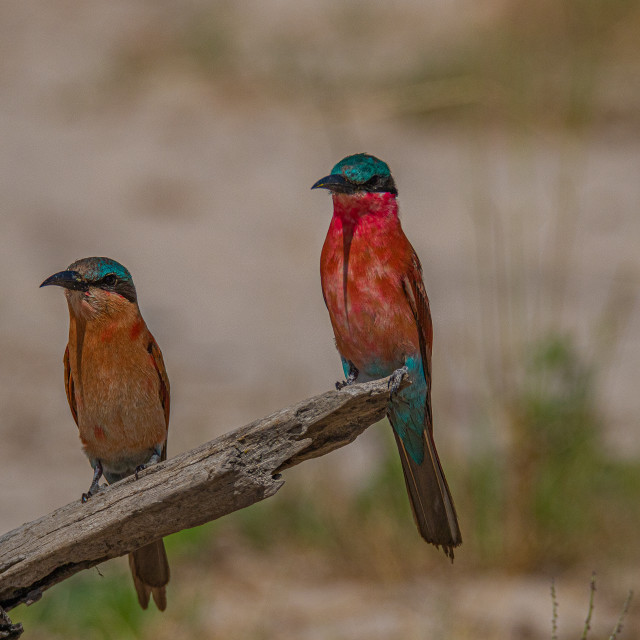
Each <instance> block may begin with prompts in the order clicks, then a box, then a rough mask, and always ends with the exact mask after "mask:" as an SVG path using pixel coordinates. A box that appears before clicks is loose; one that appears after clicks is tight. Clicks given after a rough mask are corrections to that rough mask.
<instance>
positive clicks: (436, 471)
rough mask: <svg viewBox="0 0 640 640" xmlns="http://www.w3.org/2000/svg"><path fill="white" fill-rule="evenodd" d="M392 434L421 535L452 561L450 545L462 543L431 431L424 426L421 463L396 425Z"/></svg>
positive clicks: (452, 546) (451, 546) (454, 510)
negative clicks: (412, 455)
mask: <svg viewBox="0 0 640 640" xmlns="http://www.w3.org/2000/svg"><path fill="white" fill-rule="evenodd" d="M393 435H394V436H395V438H396V444H397V445H398V451H399V452H400V460H401V461H402V470H403V472H404V480H405V483H406V485H407V493H408V494H409V499H410V502H411V509H412V511H413V517H414V519H415V521H416V525H417V527H418V530H419V531H420V535H421V536H422V537H423V538H424V539H425V540H426V541H427V542H430V543H431V544H434V545H436V546H438V547H442V549H443V551H444V552H445V553H446V554H447V556H448V557H449V558H451V561H452V562H453V549H454V547H457V546H458V545H460V544H462V536H461V535H460V528H459V526H458V517H457V515H456V509H455V507H454V506H453V499H452V498H451V492H450V491H449V485H448V484H447V479H446V478H445V476H444V472H443V471H442V465H441V464H440V459H439V458H438V452H437V451H436V445H435V442H434V441H433V435H432V434H431V432H430V431H429V430H428V429H424V430H423V436H424V439H425V443H426V444H425V452H424V459H423V461H422V464H418V463H417V462H415V460H414V459H413V458H412V457H411V456H410V455H409V453H408V451H407V449H406V447H405V445H404V443H403V442H402V440H401V439H400V437H399V436H398V434H397V433H396V430H395V429H393Z"/></svg>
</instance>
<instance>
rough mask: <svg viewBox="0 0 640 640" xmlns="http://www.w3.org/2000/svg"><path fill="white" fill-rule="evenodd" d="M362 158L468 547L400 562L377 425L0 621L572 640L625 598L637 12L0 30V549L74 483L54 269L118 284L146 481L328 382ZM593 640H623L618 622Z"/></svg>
mask: <svg viewBox="0 0 640 640" xmlns="http://www.w3.org/2000/svg"><path fill="white" fill-rule="evenodd" d="M361 151H366V152H369V153H372V154H375V155H377V156H379V157H381V158H382V159H384V160H385V161H387V162H388V163H389V165H390V166H391V169H392V171H393V173H394V176H395V179H396V183H397V185H398V188H399V192H400V206H401V212H402V216H403V217H402V220H403V226H404V229H405V231H406V233H407V235H408V236H409V238H410V239H411V241H412V243H413V245H414V247H415V248H416V250H417V252H418V254H419V255H420V257H421V259H422V263H423V267H424V277H425V284H426V287H427V290H428V292H429V295H430V298H431V307H432V312H433V316H434V327H435V346H434V365H433V369H434V413H435V430H436V440H437V442H438V447H439V450H440V455H441V458H442V460H443V464H444V467H445V470H446V472H447V476H448V478H449V483H450V485H451V487H452V491H453V495H454V498H455V500H456V504H457V509H458V513H459V516H460V522H461V527H462V531H463V538H464V545H463V546H462V547H461V548H460V550H459V551H458V552H456V561H455V564H454V565H453V566H450V564H449V563H448V561H447V560H446V558H445V557H444V555H443V554H442V553H438V552H437V551H436V550H435V549H434V548H432V547H429V546H427V545H425V544H424V543H423V542H422V541H421V539H420V538H419V536H418V534H417V532H416V530H415V528H414V525H413V522H412V519H411V515H410V511H409V507H408V503H407V499H406V496H405V490H404V485H403V480H402V473H401V470H400V465H399V461H398V459H397V453H396V451H395V446H394V444H393V438H392V437H391V431H390V428H389V425H388V423H386V421H385V422H383V423H380V424H379V425H375V426H373V427H372V428H371V429H369V430H368V431H367V432H366V433H365V434H364V435H363V436H362V437H361V438H359V439H358V440H357V441H356V442H355V443H354V444H352V445H350V446H349V447H346V448H345V449H342V450H340V451H338V452H335V453H333V454H331V455H329V456H326V457H324V458H322V459H320V460H316V461H311V462H308V463H305V464H304V465H301V466H300V467H297V468H295V469H292V470H290V471H288V472H287V473H286V474H285V479H286V480H287V483H286V484H285V486H284V487H283V488H282V490H281V491H280V492H279V494H278V495H277V496H275V497H274V498H272V499H270V500H268V501H266V502H264V503H262V504H258V505H255V506H253V507H251V508H249V509H246V510H244V511H242V512H239V513H235V514H232V515H230V516H228V517H226V518H223V519H221V520H220V521H217V522H215V523H212V524H209V525H205V526H204V527H200V528H198V529H195V530H191V531H186V532H182V533H180V534H177V535H175V536H172V537H171V538H169V539H168V540H167V547H168V550H169V556H170V561H171V568H172V581H171V583H170V585H169V589H168V597H169V608H168V610H167V612H166V613H164V614H162V615H161V614H158V613H157V612H156V611H147V612H143V611H141V610H139V608H138V605H137V602H136V600H135V595H134V590H133V587H132V585H131V579H130V576H129V575H128V570H127V565H126V560H124V559H120V560H116V561H111V562H109V563H107V564H105V565H102V566H101V567H100V568H99V571H98V570H91V571H88V572H84V573H83V574H82V575H78V576H76V577H74V578H73V579H70V580H68V581H66V582H65V583H64V584H61V585H58V586H56V587H55V588H53V589H52V590H50V591H48V592H46V593H45V595H44V597H43V599H42V601H40V602H38V603H37V604H36V605H34V606H32V607H30V608H28V609H27V608H25V607H20V608H18V609H16V610H14V611H13V612H12V617H13V618H14V620H15V621H22V622H23V623H24V624H25V626H26V627H27V629H28V632H29V634H30V636H29V637H32V638H80V637H82V638H83V639H87V638H99V639H101V638H105V639H106V638H134V637H140V638H173V637H205V638H213V639H218V638H220V639H222V638H224V639H230V640H249V639H256V640H270V639H272V638H273V639H275V638H278V639H284V640H288V639H296V640H297V639H308V640H316V639H335V640H343V639H344V640H347V639H348V640H351V639H353V640H359V639H361V638H367V639H368V640H376V639H378V638H380V639H382V638H384V639H392V640H394V639H402V640H414V639H415V640H418V639H420V640H422V639H426V638H442V639H461V638H474V639H477V638H486V639H490V640H491V639H500V640H502V639H523V640H527V639H537V638H549V637H550V636H551V615H552V604H551V597H550V593H549V592H550V588H551V583H552V579H555V585H556V590H557V598H558V602H559V632H558V633H559V637H560V638H568V637H576V636H577V634H579V633H581V631H582V629H583V625H584V618H585V615H586V612H587V606H588V597H589V578H590V576H591V572H592V571H596V572H597V576H598V578H597V579H598V593H597V595H596V603H595V613H594V617H593V621H592V629H593V631H592V635H591V636H590V637H593V638H600V637H602V638H604V637H608V636H609V633H611V631H612V629H613V627H614V625H615V623H616V619H617V617H618V615H619V613H620V611H621V609H622V603H623V601H624V598H625V596H626V594H627V591H628V590H629V589H632V588H635V589H636V590H640V572H639V571H638V568H639V561H640V545H639V544H638V531H639V527H640V441H639V439H638V437H637V434H638V428H639V427H640V418H639V413H640V412H639V409H640V400H639V396H638V373H639V372H640V308H639V305H638V300H637V298H638V285H639V284H640V257H639V256H640V251H639V249H640V179H639V177H640V174H639V162H638V157H639V154H640V2H638V1H637V0H539V1H538V2H535V3H532V2H528V1H526V0H485V1H481V2H477V1H472V0H450V1H448V2H445V1H444V0H428V1H425V0H401V1H398V2H394V3H382V2H365V1H364V0H361V1H355V2H339V1H338V0H324V1H323V0H297V2H292V1H291V0H274V1H273V2H268V3H265V2H259V1H258V0H247V1H243V2H231V1H230V0H229V1H220V2H216V1H209V2H205V1H203V0H182V1H181V2H177V1H176V0H153V1H151V0H109V1H108V2H100V1H96V0H59V1H58V2H46V1H44V0H20V2H3V3H1V4H0V193H1V194H2V196H1V204H0V207H1V210H2V211H1V216H0V270H1V272H2V274H3V277H2V278H0V348H1V353H2V356H1V358H0V406H1V415H2V420H1V421H0V487H1V491H0V531H1V532H5V531H8V530H9V529H11V528H14V527H16V526H19V525H20V524H22V523H23V522H26V521H29V520H32V519H35V518H37V517H39V516H41V515H44V514H45V513H47V512H48V511H50V510H52V509H54V508H56V507H58V506H61V505H63V504H66V503H68V502H70V501H73V500H77V499H79V497H80V494H81V492H82V491H84V490H86V488H87V486H88V484H89V482H90V479H91V469H90V467H89V465H88V462H87V460H86V459H85V457H84V455H83V454H82V452H81V449H80V443H79V441H78V437H77V430H76V427H75V424H74V423H73V420H72V418H71V415H70V413H69V410H68V407H67V402H66V398H65V393H64V388H63V382H62V354H63V351H64V346H65V344H66V338H67V323H68V317H67V310H66V304H65V301H64V297H63V295H62V293H61V292H60V291H57V290H56V291H54V290H49V289H47V290H38V285H39V284H40V282H42V280H43V279H44V278H45V277H47V276H49V275H50V274H52V273H54V272H56V271H59V270H61V269H63V268H65V267H66V266H67V265H68V264H69V263H71V262H72V261H73V260H75V259H77V258H81V257H87V256H92V255H107V256H109V257H112V258H115V259H116V260H119V261H121V262H122V263H124V264H125V265H126V266H127V267H128V268H129V269H130V271H131V272H132V274H133V276H134V279H135V282H136V285H137V288H138V294H139V302H140V306H141V309H142V312H143V314H144V316H145V318H146V320H147V323H148V324H149V326H150V328H151V330H152V331H153V333H154V334H155V336H156V338H157V340H158V342H159V343H160V345H161V347H162V350H163V352H164V357H165V361H166V363H167V368H168V372H169V376H170V379H171V386H172V417H171V428H170V437H169V455H175V454H178V453H180V452H182V451H186V450H188V449H190V448H192V447H194V446H196V445H198V444H200V443H201V442H203V441H206V440H209V439H212V438H214V437H216V436H218V435H220V434H222V433H224V432H226V431H228V430H230V429H233V428H236V427H239V426H241V425H243V424H245V423H247V422H250V421H251V420H254V419H256V418H259V417H262V416H265V415H267V414H269V413H270V412H272V411H275V410H277V409H279V408H281V407H284V406H287V405H289V404H291V403H293V402H295V401H297V400H300V399H303V398H304V397H307V396H310V395H313V394H317V393H322V392H324V391H326V390H328V389H330V388H332V386H333V383H334V382H335V381H336V380H337V379H339V378H340V377H341V376H342V372H341V367H340V361H339V357H338V354H337V352H336V351H335V348H334V345H333V336H332V331H331V327H330V323H329V318H328V314H327V313H326V310H325V308H324V304H323V301H322V295H321V291H320V280H319V257H320V249H321V246H322V243H323V240H324V236H325V233H326V230H327V228H328V225H329V220H330V216H331V201H330V198H329V197H328V196H327V194H325V193H319V192H312V191H310V189H309V188H310V186H311V185H312V184H313V183H314V182H315V181H316V180H317V179H318V178H320V177H322V176H324V175H326V174H327V173H328V172H329V171H330V169H331V167H332V166H333V165H334V164H335V163H336V162H337V161H338V160H340V159H341V158H342V157H343V156H345V155H348V154H351V153H356V152H361ZM625 622H626V629H625V632H624V633H623V634H621V636H620V637H621V638H635V637H639V636H638V634H639V633H640V632H639V631H638V629H640V607H639V605H638V603H637V602H636V603H635V605H633V604H632V606H631V609H630V611H629V613H628V615H627V618H626V621H625Z"/></svg>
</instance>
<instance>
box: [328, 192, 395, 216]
mask: <svg viewBox="0 0 640 640" xmlns="http://www.w3.org/2000/svg"><path fill="white" fill-rule="evenodd" d="M333 215H334V216H335V217H337V218H340V220H342V221H343V222H347V223H351V224H353V223H356V222H357V221H358V220H359V219H360V218H362V217H363V216H365V215H369V216H373V217H375V218H380V219H387V218H390V217H397V216H398V201H397V200H396V196H394V195H393V194H392V193H370V192H366V191H363V192H360V193H355V194H350V193H349V194H347V193H334V194H333Z"/></svg>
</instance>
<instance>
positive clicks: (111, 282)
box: [100, 273, 118, 287]
mask: <svg viewBox="0 0 640 640" xmlns="http://www.w3.org/2000/svg"><path fill="white" fill-rule="evenodd" d="M100 283H101V284H104V285H106V286H107V287H115V286H116V285H117V284H118V277H117V276H116V275H115V274H113V273H108V274H107V275H106V276H105V277H104V278H102V279H101V280H100Z"/></svg>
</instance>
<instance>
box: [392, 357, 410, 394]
mask: <svg viewBox="0 0 640 640" xmlns="http://www.w3.org/2000/svg"><path fill="white" fill-rule="evenodd" d="M408 373H409V368H408V367H407V365H406V364H405V365H404V367H400V368H398V369H396V370H395V371H394V372H393V373H392V374H391V376H390V377H389V400H393V396H395V395H396V393H398V390H399V389H400V384H401V383H402V378H404V377H405V375H408Z"/></svg>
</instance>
